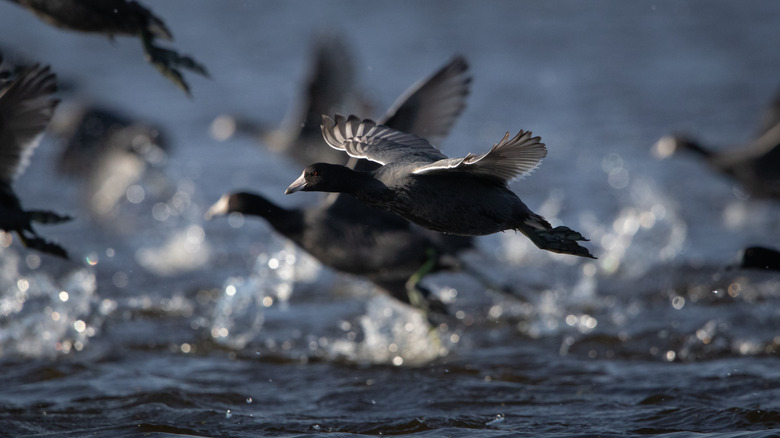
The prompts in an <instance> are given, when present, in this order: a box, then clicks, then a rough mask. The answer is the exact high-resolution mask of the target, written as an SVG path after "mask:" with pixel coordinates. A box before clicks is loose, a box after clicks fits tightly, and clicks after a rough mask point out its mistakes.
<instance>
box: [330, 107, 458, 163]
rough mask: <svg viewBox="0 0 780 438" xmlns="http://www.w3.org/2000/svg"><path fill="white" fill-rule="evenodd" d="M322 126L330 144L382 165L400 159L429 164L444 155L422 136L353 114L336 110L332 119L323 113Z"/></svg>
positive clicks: (443, 157) (444, 156)
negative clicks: (341, 113)
mask: <svg viewBox="0 0 780 438" xmlns="http://www.w3.org/2000/svg"><path fill="white" fill-rule="evenodd" d="M321 128H322V136H323V138H324V139H325V141H326V142H327V143H328V144H329V145H330V146H331V147H332V148H334V149H337V150H342V151H345V152H346V153H347V154H348V155H349V156H350V157H355V158H365V159H367V160H370V161H374V162H377V163H379V164H382V165H384V164H388V163H393V162H399V161H403V162H406V163H421V164H428V163H433V162H435V161H437V160H442V159H446V158H447V156H446V155H444V154H442V153H441V152H439V150H438V149H436V148H435V147H433V145H431V144H430V143H429V142H428V141H427V140H425V139H423V138H420V137H417V136H416V135H412V134H406V133H404V132H400V131H396V130H393V129H390V128H388V127H386V126H383V125H377V124H376V123H375V122H373V121H372V120H369V119H363V120H361V119H359V118H358V117H357V116H354V115H351V116H349V117H348V118H346V117H344V116H342V115H340V114H337V115H336V116H335V117H334V118H333V119H331V118H330V117H328V116H326V115H323V116H322V126H321Z"/></svg>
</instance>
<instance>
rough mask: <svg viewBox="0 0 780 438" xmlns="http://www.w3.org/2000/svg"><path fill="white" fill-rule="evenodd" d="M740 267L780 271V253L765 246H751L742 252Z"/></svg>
mask: <svg viewBox="0 0 780 438" xmlns="http://www.w3.org/2000/svg"><path fill="white" fill-rule="evenodd" d="M739 267H740V268H742V269H760V270H766V271H780V251H777V250H775V249H772V248H766V247H763V246H750V247H747V248H745V249H744V250H742V251H741V255H740V262H739Z"/></svg>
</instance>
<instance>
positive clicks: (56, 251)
mask: <svg viewBox="0 0 780 438" xmlns="http://www.w3.org/2000/svg"><path fill="white" fill-rule="evenodd" d="M56 90H57V81H56V76H55V75H54V73H52V72H51V71H50V69H49V67H48V66H47V67H39V66H37V65H36V66H33V67H29V68H27V69H24V70H23V71H21V72H20V73H19V75H18V76H16V77H15V78H14V79H13V80H10V81H9V83H8V84H6V85H4V88H2V91H0V229H2V230H4V231H7V232H10V231H14V232H16V234H17V235H18V236H19V240H20V241H21V242H22V244H23V245H25V246H27V247H28V248H33V249H36V250H38V251H41V252H44V253H47V254H51V255H55V256H58V257H63V258H67V256H68V255H67V251H65V249H64V248H62V247H61V246H60V245H57V244H55V243H52V242H49V241H47V240H45V239H44V238H42V237H41V236H40V235H38V233H37V232H36V231H35V229H34V228H33V222H38V223H43V224H56V223H60V222H65V221H68V220H70V219H71V218H70V217H69V216H65V215H60V214H58V213H55V212H52V211H46V210H25V209H23V208H22V205H21V202H20V201H19V198H18V197H17V196H16V193H14V190H13V188H12V184H13V182H14V179H15V178H16V177H17V176H19V175H20V174H21V173H22V172H24V170H25V169H26V168H27V166H28V165H29V161H30V157H31V156H32V153H33V150H34V149H35V147H36V146H37V145H38V143H39V141H40V137H41V135H42V133H43V131H44V129H45V128H46V125H47V124H48V123H49V120H50V119H51V117H52V114H53V113H54V108H55V107H56V105H57V103H58V101H57V100H56V99H54V98H53V97H52V94H53V93H54V92H55V91H56Z"/></svg>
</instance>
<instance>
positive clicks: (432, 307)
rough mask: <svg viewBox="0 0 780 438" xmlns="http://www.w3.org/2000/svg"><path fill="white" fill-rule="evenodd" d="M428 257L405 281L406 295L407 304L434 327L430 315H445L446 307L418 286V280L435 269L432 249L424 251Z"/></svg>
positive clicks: (435, 256)
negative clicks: (419, 311)
mask: <svg viewBox="0 0 780 438" xmlns="http://www.w3.org/2000/svg"><path fill="white" fill-rule="evenodd" d="M426 255H427V256H428V258H427V260H426V261H425V263H423V264H422V266H420V268H419V269H418V270H417V271H416V272H415V273H414V274H412V276H411V277H409V280H407V281H406V294H407V296H408V298H409V304H411V305H412V306H414V307H416V308H418V309H420V310H422V311H423V312H424V313H425V316H426V318H428V322H429V323H430V324H431V326H433V327H435V326H436V323H435V321H432V320H431V314H432V313H435V314H439V315H447V314H448V312H447V306H445V305H444V303H442V302H441V300H439V299H438V298H437V297H436V296H435V295H434V294H433V292H431V291H430V289H428V288H426V287H425V286H423V285H421V284H420V280H422V278H423V277H425V276H426V275H428V274H429V273H430V272H431V271H432V270H433V269H434V267H436V259H437V254H436V251H435V250H434V249H433V248H428V250H427V251H426Z"/></svg>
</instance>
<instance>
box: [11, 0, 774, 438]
mask: <svg viewBox="0 0 780 438" xmlns="http://www.w3.org/2000/svg"><path fill="white" fill-rule="evenodd" d="M145 6H146V7H148V8H149V9H150V10H152V12H153V13H154V14H155V15H157V16H158V17H160V18H162V19H163V20H164V21H165V23H166V24H167V25H168V27H169V29H170V30H171V32H172V33H173V36H174V41H173V42H161V43H160V44H161V45H163V46H164V47H167V48H172V49H175V50H177V51H178V52H179V53H182V54H187V55H190V56H192V57H193V58H195V59H197V60H198V61H199V62H201V63H202V64H203V65H205V67H206V68H207V69H208V72H209V74H210V78H206V77H202V76H199V75H196V74H191V73H188V72H185V73H184V76H185V79H186V81H187V82H188V83H189V85H190V87H191V93H192V97H191V98H188V97H187V96H186V95H185V94H184V93H182V91H181V90H180V89H178V88H176V87H175V86H174V85H173V84H172V83H171V82H170V81H169V80H168V79H166V78H164V77H163V76H162V75H160V74H159V72H157V71H156V70H155V68H153V67H152V66H150V65H149V64H148V63H147V62H145V59H144V54H143V51H142V48H141V43H140V41H139V40H138V38H129V37H121V36H118V37H115V38H114V39H113V40H110V39H109V38H107V37H105V36H102V35H97V34H84V33H78V32H73V31H66V30H61V29H57V28H54V27H51V26H49V25H47V24H46V23H44V22H42V21H41V20H39V19H38V18H36V17H35V16H34V15H33V14H31V13H30V12H28V11H26V10H24V9H23V8H21V7H19V6H17V5H14V4H11V3H10V2H0V29H2V33H0V50H2V51H3V53H4V55H5V56H6V58H10V57H11V54H12V53H13V54H14V55H15V56H18V57H19V58H21V59H27V60H30V61H32V62H40V63H43V64H49V65H51V66H52V69H53V71H54V72H56V73H57V75H58V78H59V81H60V85H61V87H60V88H61V89H62V91H61V92H60V93H59V95H58V97H60V98H61V99H62V102H61V104H60V106H59V107H58V110H57V115H56V116H55V122H53V123H52V125H51V129H50V131H53V130H55V128H56V126H57V123H56V122H57V120H62V119H58V118H63V119H65V118H67V116H68V115H69V114H74V113H76V111H77V109H78V108H80V107H82V106H85V105H88V106H97V107H100V108H106V109H109V110H111V111H114V112H116V113H118V114H122V117H124V118H127V119H129V120H133V121H139V122H143V123H145V124H148V125H151V126H153V127H154V128H153V129H154V131H155V134H154V135H153V137H155V138H157V136H158V135H159V138H161V139H164V144H165V150H164V152H160V153H156V155H153V157H152V158H151V159H150V160H148V161H146V162H144V163H141V164H139V163H137V162H128V161H127V160H124V159H113V158H111V157H109V159H105V160H104V157H102V156H101V157H98V156H96V155H97V154H96V153H93V152H87V153H82V154H81V155H77V158H76V159H75V163H76V164H75V165H80V164H85V165H87V166H88V167H89V168H90V169H98V170H97V171H95V170H91V171H90V172H87V173H89V175H90V176H89V177H86V178H85V177H83V174H84V172H82V177H80V178H79V177H76V178H74V177H73V176H70V175H67V174H66V173H64V172H61V171H59V170H58V166H59V165H58V161H59V159H60V158H59V157H60V156H61V154H62V153H63V150H64V145H63V141H61V140H59V139H58V137H57V135H55V133H54V132H50V133H49V134H47V136H46V137H45V138H44V140H43V142H42V144H41V145H40V146H39V147H38V149H37V150H36V152H35V155H34V157H33V160H32V164H31V165H30V167H29V168H28V169H27V171H26V173H24V174H23V175H22V176H21V177H20V178H19V179H18V180H17V181H16V183H15V186H14V187H15V189H16V192H17V193H18V195H19V197H20V198H21V199H22V202H23V204H24V205H25V207H27V208H51V209H53V210H56V211H59V212H62V213H67V214H70V215H73V216H75V220H73V221H72V222H70V223H67V224H62V225H57V226H52V227H45V228H44V227H43V226H41V227H38V231H39V232H40V233H41V234H43V235H44V236H46V238H49V239H51V240H54V241H56V242H58V243H60V244H61V245H62V246H64V247H65V248H67V249H68V251H69V252H70V254H71V260H70V261H64V260H60V259H56V258H54V257H50V256H48V255H43V254H40V253H36V252H33V251H31V250H28V249H26V248H24V247H22V246H21V245H19V242H18V241H16V240H14V241H10V240H8V239H5V240H3V242H5V243H4V244H2V245H0V367H2V370H3V375H4V376H5V377H6V378H7V379H8V384H6V385H4V386H5V387H4V388H3V389H2V390H0V424H3V425H4V428H5V429H6V430H7V431H9V433H10V434H12V435H15V436H24V435H30V436H39V435H42V434H46V433H64V432H69V433H71V432H72V433H76V432H73V431H78V433H87V432H88V433H90V434H94V435H102V434H105V435H111V436H132V435H133V434H134V433H142V432H148V433H152V432H158V433H160V434H163V435H165V434H168V435H178V434H181V435H189V436H250V435H251V436H256V434H257V433H268V434H274V435H278V436H286V435H297V434H303V433H312V434H316V433H332V432H341V433H343V434H344V435H345V436H346V435H349V434H352V433H356V434H379V433H393V434H399V435H403V434H413V433H416V434H419V436H442V435H449V436H465V435H469V436H510V435H511V436H517V435H518V434H532V435H534V436H540V435H545V436H564V435H565V436H591V435H596V434H600V435H604V436H625V435H630V434H632V433H644V434H647V433H654V434H669V436H679V435H673V434H674V433H676V432H683V431H687V432H698V433H701V434H702V435H701V436H734V435H733V434H734V433H736V432H740V433H742V432H744V433H745V435H739V436H770V435H771V434H773V433H778V428H780V426H778V425H779V424H780V404H778V400H780V398H779V397H778V391H779V390H780V386H778V383H777V382H779V381H780V379H779V378H780V373H778V367H777V365H778V362H777V360H778V348H780V330H778V328H780V311H779V310H778V309H780V275H778V273H777V272H776V271H769V270H763V269H741V268H739V267H738V264H739V260H740V251H741V250H743V249H744V248H746V247H749V246H753V245H762V246H767V247H771V248H774V249H779V248H780V202H778V200H777V199H757V198H756V197H754V196H751V195H750V194H749V193H748V192H746V191H745V189H744V188H743V187H741V186H740V185H739V184H738V183H737V182H735V181H734V180H732V179H729V178H728V177H726V176H724V175H722V174H720V173H718V172H717V171H715V170H714V169H712V168H710V167H708V166H706V165H705V164H704V163H703V162H702V161H701V160H699V159H696V158H697V157H695V156H692V155H685V154H679V156H674V157H671V158H669V159H666V160H660V159H658V158H656V157H655V156H654V155H653V153H652V152H651V150H652V148H653V145H654V144H655V143H656V142H657V141H658V140H659V139H660V138H661V137H663V136H665V135H669V134H674V133H686V134H689V135H691V136H695V137H697V138H699V139H701V142H702V143H703V144H707V145H712V148H713V149H717V150H727V149H729V148H732V147H735V146H736V145H739V144H743V143H747V142H749V141H750V140H752V139H753V138H755V137H756V134H757V132H758V129H759V126H760V123H761V118H762V116H763V114H764V112H765V110H766V109H767V107H768V106H769V105H770V103H771V102H772V101H773V99H774V98H775V96H776V93H777V92H778V91H779V90H780V54H779V53H778V51H777V43H778V41H780V3H777V2H771V1H756V2H748V3H744V2H726V1H681V2H672V1H635V2H621V1H598V2H587V3H583V2H574V1H546V2H510V1H491V2H479V3H476V2H467V1H428V2H415V1H396V2H349V1H328V2H304V1H286V2H265V1H263V2H246V1H232V0H231V1H220V2H214V1H202V0H159V1H155V2H151V1H147V2H146V3H145ZM323 35H338V36H340V37H341V38H342V39H343V41H344V50H345V51H347V52H349V53H350V55H351V56H353V58H354V67H355V71H356V77H357V78H356V83H355V87H356V88H358V89H360V90H361V91H362V92H364V93H365V95H366V96H367V98H368V99H369V100H370V101H371V102H372V103H373V104H374V107H375V108H376V109H375V110H374V112H373V113H372V114H365V115H363V116H367V117H368V116H373V117H375V116H377V115H379V114H381V113H382V111H383V110H384V108H387V107H388V106H389V105H390V104H391V103H392V102H393V101H394V100H395V99H396V97H397V96H398V95H399V94H401V93H402V92H403V91H404V90H405V89H407V88H408V87H409V86H411V85H412V84H413V83H415V82H416V81H418V80H420V79H422V78H425V77H426V76H428V75H430V74H431V73H433V72H434V71H435V70H436V69H438V68H439V67H440V66H441V65H443V64H444V63H445V62H447V61H448V60H449V59H450V58H451V57H452V56H454V55H456V54H461V55H463V56H464V57H465V58H466V59H467V60H468V62H469V65H470V71H471V74H472V76H473V84H472V87H471V94H470V95H469V97H468V105H467V107H466V110H465V111H464V113H463V115H462V116H461V118H460V119H459V121H458V122H457V123H456V125H455V127H454V129H453V131H452V133H451V135H450V136H449V137H448V138H446V139H445V140H444V141H443V142H442V144H441V145H440V146H441V148H442V150H443V151H444V152H445V153H446V154H447V155H449V156H462V155H465V154H466V153H469V152H475V153H480V152H482V151H485V150H487V148H489V147H490V146H491V145H492V144H494V143H496V142H497V141H499V140H500V139H501V137H502V136H503V135H504V133H505V132H507V131H509V132H511V133H513V134H514V133H515V132H516V131H518V130H520V129H524V130H531V131H533V133H534V134H535V135H540V136H541V137H542V140H543V142H544V143H545V144H546V145H547V148H548V151H549V153H548V156H547V157H546V158H545V159H544V160H543V162H542V165H541V166H540V167H539V168H538V169H537V170H536V171H535V172H534V173H533V174H532V175H531V176H529V177H528V178H526V179H525V180H522V181H516V182H514V183H512V185H511V187H512V189H513V190H514V191H515V192H516V193H517V194H518V195H519V196H520V197H521V198H522V199H523V200H524V202H525V203H526V204H527V205H528V206H529V207H530V208H531V209H533V210H534V211H536V212H537V213H539V214H542V215H543V216H545V217H546V218H547V219H548V220H550V222H551V223H553V225H563V224H565V225H567V226H570V227H571V228H573V229H576V230H578V231H580V232H581V233H582V234H583V235H585V236H586V237H588V238H590V239H591V242H589V243H587V246H588V247H589V248H590V249H591V251H592V252H593V254H594V255H595V256H596V257H598V260H584V259H580V258H575V257H570V256H562V255H557V254H552V253H548V252H544V251H541V250H538V249H537V248H535V247H534V246H533V245H532V244H531V243H530V242H529V241H528V240H527V239H526V238H525V237H524V236H522V235H521V234H519V233H514V232H505V233H500V234H496V235H491V236H486V237H481V238H479V239H478V240H477V242H478V243H477V246H478V248H477V250H475V251H472V252H470V253H469V254H467V255H466V259H467V260H468V262H469V264H470V265H471V266H473V267H474V268H475V269H477V270H479V271H480V272H482V273H483V274H485V275H487V276H489V277H490V278H491V279H492V280H494V281H495V282H496V283H500V284H505V285H510V286H511V288H512V290H513V291H514V292H515V294H514V296H507V295H503V294H498V293H494V292H491V291H485V290H484V287H482V286H481V285H480V284H479V283H477V282H475V281H474V280H473V279H471V278H469V277H468V276H466V275H464V274H461V273H442V274H435V275H432V276H429V277H427V278H425V279H424V280H423V283H424V284H425V285H426V286H427V287H429V288H430V289H432V290H433V291H434V293H435V294H436V295H437V296H439V297H440V298H441V299H442V300H443V301H445V302H446V303H447V304H448V307H449V309H450V312H451V316H452V317H451V318H450V319H449V320H447V322H444V323H441V324H440V325H438V326H436V327H431V326H430V325H428V323H427V321H426V319H425V316H423V315H422V314H421V313H420V312H419V311H417V310H415V309H413V308H411V307H409V306H406V305H403V304H401V303H398V302H396V301H394V300H392V299H391V298H389V297H387V296H386V295H384V294H382V293H379V292H378V291H377V290H376V289H375V287H374V286H373V285H372V284H371V283H370V282H368V281H366V280H364V279H361V278H358V277H352V276H346V275H343V274H339V273H336V272H335V271H332V270H330V269H328V268H325V267H322V266H321V265H320V264H319V262H317V261H316V260H314V259H312V258H311V257H310V256H308V255H307V254H306V253H305V252H303V251H301V250H299V249H298V248H296V247H295V246H294V245H293V244H292V243H290V242H288V241H287V240H285V239H284V238H283V237H280V236H278V235H276V234H275V233H274V231H273V230H272V229H271V228H270V226H269V225H268V224H267V223H265V222H264V221H262V220H259V219H257V218H250V217H243V216H240V215H231V216H229V217H227V218H217V219H214V220H211V221H205V220H204V219H203V214H204V212H205V211H206V209H208V207H209V206H210V205H211V204H212V203H214V202H215V201H216V200H217V199H218V198H219V197H220V196H221V195H222V194H223V193H225V192H228V191H233V190H237V189H248V190H251V191H254V192H258V193H262V194H263V195H265V196H267V197H268V198H270V199H272V200H273V201H275V202H278V203H279V204H281V205H284V206H290V207H293V206H302V205H307V204H311V203H315V202H318V200H319V199H320V198H319V197H318V196H317V195H316V194H295V195H293V196H284V195H283V192H284V189H285V188H286V187H287V186H288V185H289V184H290V183H291V182H292V181H293V180H294V179H295V178H296V177H297V176H298V175H299V174H300V172H301V167H300V166H299V165H297V164H296V163H294V162H292V161H291V160H290V159H289V158H287V157H285V156H283V155H280V154H275V153H272V152H270V151H268V150H267V149H265V148H263V147H262V146H260V145H258V142H257V141H256V139H253V138H250V137H247V136H240V135H236V136H232V137H230V138H227V139H225V138H224V137H226V135H225V134H224V132H222V131H220V130H218V129H216V128H215V125H214V124H213V122H214V120H215V119H216V118H217V117H219V116H223V115H232V116H235V117H241V118H244V119H249V120H255V121H256V122H258V123H263V124H266V125H267V126H270V127H277V126H280V125H283V124H284V123H286V117H288V116H290V115H291V114H293V113H294V112H295V111H296V109H298V107H297V105H300V100H301V98H302V94H303V88H304V86H305V81H306V80H307V75H308V71H309V69H310V66H311V63H312V53H313V47H314V44H315V43H316V41H317V40H318V39H321V38H323ZM62 123H63V124H65V122H62ZM160 141H161V142H162V141H163V140H160ZM778 171H780V170H778ZM101 172H102V173H101ZM114 175H129V176H127V178H125V179H122V180H121V181H119V182H117V181H116V180H113V179H111V178H110V176H114ZM112 187H114V189H113V191H112V192H111V193H109V194H105V195H104V198H103V199H105V201H104V203H103V204H99V205H93V204H91V202H93V203H94V199H95V198H94V192H95V191H96V190H101V189H104V190H112V189H111V188H112ZM109 411H110V412H109ZM751 431H753V432H751ZM759 431H760V432H759ZM724 433H725V435H723V434H724ZM751 433H752V434H751Z"/></svg>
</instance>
